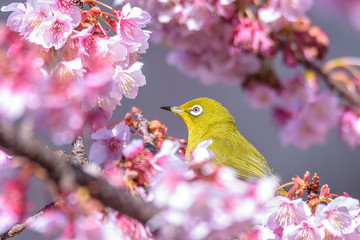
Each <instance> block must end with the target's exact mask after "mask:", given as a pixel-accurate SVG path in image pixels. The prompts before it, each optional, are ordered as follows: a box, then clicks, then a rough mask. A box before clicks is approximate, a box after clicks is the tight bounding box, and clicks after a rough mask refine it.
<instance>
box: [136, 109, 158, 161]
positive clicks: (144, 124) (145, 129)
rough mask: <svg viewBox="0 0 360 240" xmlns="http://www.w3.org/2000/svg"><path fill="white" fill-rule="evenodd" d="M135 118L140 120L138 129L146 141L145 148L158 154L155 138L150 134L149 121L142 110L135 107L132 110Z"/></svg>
mask: <svg viewBox="0 0 360 240" xmlns="http://www.w3.org/2000/svg"><path fill="white" fill-rule="evenodd" d="M131 111H132V113H133V114H134V116H135V118H136V119H137V120H138V125H137V129H138V131H139V133H140V135H141V136H142V138H143V140H144V146H145V148H146V149H148V150H149V151H150V152H152V153H154V154H155V153H156V152H157V151H156V147H155V141H156V139H155V137H154V136H153V135H152V134H151V133H150V132H149V121H148V120H147V119H146V118H145V117H144V115H143V114H142V112H141V111H140V109H138V108H136V107H133V108H132V109H131Z"/></svg>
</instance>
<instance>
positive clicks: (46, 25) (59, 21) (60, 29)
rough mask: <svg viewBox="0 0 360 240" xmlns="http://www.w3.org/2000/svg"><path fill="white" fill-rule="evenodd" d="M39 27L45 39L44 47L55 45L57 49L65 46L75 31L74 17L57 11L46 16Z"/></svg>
mask: <svg viewBox="0 0 360 240" xmlns="http://www.w3.org/2000/svg"><path fill="white" fill-rule="evenodd" d="M39 28H40V30H39V31H40V33H39V34H40V36H41V38H42V39H43V42H42V46H43V47H44V48H51V47H54V48H55V49H56V50H58V49H60V48H61V47H63V46H64V44H65V43H66V41H67V39H68V37H69V36H70V34H71V33H72V32H73V25H72V19H71V18H70V17H69V16H67V15H64V14H62V13H60V12H57V11H55V12H53V15H52V16H50V17H48V18H46V20H45V21H43V22H42V24H41V25H40V27H39Z"/></svg>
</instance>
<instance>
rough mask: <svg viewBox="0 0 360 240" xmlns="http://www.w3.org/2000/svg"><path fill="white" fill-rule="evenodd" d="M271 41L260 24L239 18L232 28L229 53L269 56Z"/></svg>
mask: <svg viewBox="0 0 360 240" xmlns="http://www.w3.org/2000/svg"><path fill="white" fill-rule="evenodd" d="M272 45H273V41H272V40H271V39H270V38H269V37H268V36H267V35H266V33H265V32H264V30H263V29H262V28H261V27H260V24H259V22H258V21H256V20H252V19H250V18H241V19H240V20H239V24H238V25H237V26H236V27H235V28H234V31H233V40H232V48H231V49H230V51H231V52H230V53H232V54H236V52H246V53H249V52H251V53H256V54H262V55H270V53H271V48H272Z"/></svg>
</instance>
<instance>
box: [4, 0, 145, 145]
mask: <svg viewBox="0 0 360 240" xmlns="http://www.w3.org/2000/svg"><path fill="white" fill-rule="evenodd" d="M78 2H80V3H81V1H72V0H53V1H33V0H28V1H26V2H25V3H11V4H10V5H8V6H4V7H2V8H1V10H2V11H3V12H11V14H10V15H9V18H8V20H7V24H6V25H7V27H8V28H9V29H10V30H11V31H13V32H16V33H18V34H15V33H11V32H9V30H7V28H5V27H4V26H2V27H1V30H0V31H1V39H0V48H1V52H0V54H1V62H2V64H1V67H0V68H1V69H0V78H1V82H0V116H1V117H7V118H10V119H11V120H16V119H18V118H20V117H22V116H24V115H26V116H29V117H31V118H32V119H33V120H34V122H35V124H37V125H39V126H41V128H38V129H40V130H41V131H42V132H43V133H45V134H47V135H49V134H50V135H51V139H52V140H53V142H54V143H55V144H64V143H69V142H71V141H73V140H74V139H75V138H76V136H77V135H78V134H79V133H81V131H82V130H83V128H84V126H90V128H91V129H92V130H96V129H97V128H99V127H100V126H103V125H104V124H105V122H106V121H107V120H109V119H110V117H111V116H112V112H113V111H114V109H115V107H116V106H120V105H121V103H120V101H121V99H122V98H123V97H124V96H125V97H127V98H135V97H136V95H137V93H138V88H139V87H141V86H144V85H145V84H146V80H145V76H144V75H143V74H142V71H141V68H142V66H143V64H142V63H141V62H139V61H138V59H139V55H140V54H142V53H145V51H146V49H147V48H148V39H149V36H150V32H149V31H147V30H144V27H145V26H146V24H147V23H149V21H150V15H149V14H148V13H147V12H145V11H143V10H142V9H140V8H138V7H131V6H130V4H129V3H127V4H124V5H123V6H122V9H121V10H118V9H115V8H112V7H109V6H107V5H105V4H103V3H101V4H102V5H103V6H105V7H106V8H107V9H108V10H109V11H110V12H105V11H102V10H101V9H100V8H99V7H98V6H97V5H95V3H94V2H92V1H89V2H87V3H84V4H85V5H86V6H88V7H89V9H88V10H85V6H84V4H83V6H79V4H78ZM96 2H97V1H96ZM97 3H100V2H97ZM103 25H104V26H106V27H107V28H105V27H104V26H103ZM110 31H111V32H112V33H111V32H110ZM20 38H21V39H20ZM9 103H10V104H9Z"/></svg>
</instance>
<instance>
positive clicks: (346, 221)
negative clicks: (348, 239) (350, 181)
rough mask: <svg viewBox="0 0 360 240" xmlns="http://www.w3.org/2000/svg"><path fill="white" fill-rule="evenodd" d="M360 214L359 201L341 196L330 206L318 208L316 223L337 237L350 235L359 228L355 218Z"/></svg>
mask: <svg viewBox="0 0 360 240" xmlns="http://www.w3.org/2000/svg"><path fill="white" fill-rule="evenodd" d="M359 213H360V208H359V201H358V200H357V199H354V198H351V197H343V196H340V197H338V198H336V199H334V200H333V201H332V202H330V203H329V204H328V205H326V206H325V205H319V206H317V207H316V212H315V221H316V223H317V224H318V225H323V226H324V228H325V230H327V231H328V232H330V233H331V234H332V235H333V236H335V237H342V236H343V235H344V234H349V233H352V232H353V231H354V229H355V228H356V227H357V223H356V221H354V218H355V217H358V214H359Z"/></svg>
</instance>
